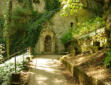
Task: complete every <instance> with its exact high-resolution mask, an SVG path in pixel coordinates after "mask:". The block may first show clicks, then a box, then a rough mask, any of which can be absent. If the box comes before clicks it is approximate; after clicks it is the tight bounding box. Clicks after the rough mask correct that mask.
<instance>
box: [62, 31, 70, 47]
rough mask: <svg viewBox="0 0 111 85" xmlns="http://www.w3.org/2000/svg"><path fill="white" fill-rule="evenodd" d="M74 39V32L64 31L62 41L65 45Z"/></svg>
mask: <svg viewBox="0 0 111 85" xmlns="http://www.w3.org/2000/svg"><path fill="white" fill-rule="evenodd" d="M71 39H72V34H71V32H70V31H68V32H66V33H64V34H63V35H62V37H61V42H62V43H63V44H64V45H65V44H66V43H68V42H69V41H70V40H71Z"/></svg>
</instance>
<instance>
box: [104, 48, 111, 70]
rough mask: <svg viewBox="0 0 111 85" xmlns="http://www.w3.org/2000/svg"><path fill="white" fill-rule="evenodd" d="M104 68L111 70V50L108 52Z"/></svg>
mask: <svg viewBox="0 0 111 85" xmlns="http://www.w3.org/2000/svg"><path fill="white" fill-rule="evenodd" d="M104 66H105V67H107V68H111V49H108V50H107V51H106V58H105V60H104Z"/></svg>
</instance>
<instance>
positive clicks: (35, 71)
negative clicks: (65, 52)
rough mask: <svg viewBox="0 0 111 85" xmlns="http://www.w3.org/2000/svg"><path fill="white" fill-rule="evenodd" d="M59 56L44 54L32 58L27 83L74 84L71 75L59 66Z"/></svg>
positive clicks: (45, 84) (37, 84)
mask: <svg viewBox="0 0 111 85" xmlns="http://www.w3.org/2000/svg"><path fill="white" fill-rule="evenodd" d="M59 57H61V56H60V55H44V56H37V57H36V58H35V59H33V61H32V64H33V65H32V66H31V68H30V71H29V80H28V85H74V83H73V82H72V81H73V79H72V77H71V76H70V75H67V74H68V73H67V71H65V70H64V68H63V66H61V64H60V62H59V60H58V59H59ZM69 78H70V79H69Z"/></svg>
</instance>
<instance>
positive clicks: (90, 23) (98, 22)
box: [73, 16, 105, 37]
mask: <svg viewBox="0 0 111 85" xmlns="http://www.w3.org/2000/svg"><path fill="white" fill-rule="evenodd" d="M104 24H105V22H104V18H101V17H99V16H97V17H94V18H91V19H86V20H85V21H83V22H81V23H77V27H76V28H75V29H74V31H73V36H74V37H80V36H81V35H84V34H87V33H90V32H93V31H94V30H96V29H99V28H102V27H104Z"/></svg>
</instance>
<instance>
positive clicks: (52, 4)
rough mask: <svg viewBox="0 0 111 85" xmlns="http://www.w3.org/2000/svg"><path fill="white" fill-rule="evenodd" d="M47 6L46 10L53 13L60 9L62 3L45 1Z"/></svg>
mask: <svg viewBox="0 0 111 85" xmlns="http://www.w3.org/2000/svg"><path fill="white" fill-rule="evenodd" d="M45 5H46V7H45V9H46V10H47V11H53V10H55V9H59V8H60V3H59V1H58V0H45Z"/></svg>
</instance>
